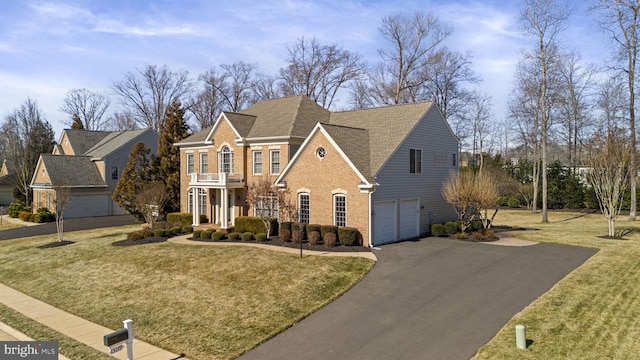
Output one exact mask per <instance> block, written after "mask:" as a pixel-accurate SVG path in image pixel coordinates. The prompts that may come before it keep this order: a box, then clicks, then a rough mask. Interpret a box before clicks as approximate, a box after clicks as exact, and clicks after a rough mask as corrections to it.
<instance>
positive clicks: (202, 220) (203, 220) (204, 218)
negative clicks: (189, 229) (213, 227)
mask: <svg viewBox="0 0 640 360" xmlns="http://www.w3.org/2000/svg"><path fill="white" fill-rule="evenodd" d="M208 222H209V218H208V217H207V215H205V214H200V224H206V223H208Z"/></svg>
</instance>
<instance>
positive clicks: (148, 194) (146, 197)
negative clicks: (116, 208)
mask: <svg viewBox="0 0 640 360" xmlns="http://www.w3.org/2000/svg"><path fill="white" fill-rule="evenodd" d="M135 199H136V204H135V206H136V207H137V209H138V212H139V213H140V214H142V216H143V217H144V220H145V222H146V223H147V224H148V225H149V228H150V229H153V226H154V224H155V222H156V220H157V219H158V216H159V215H160V211H161V209H162V207H163V206H164V204H165V203H166V201H167V199H168V197H167V187H166V186H165V185H164V184H163V183H161V182H157V181H153V182H149V183H146V184H144V185H143V186H142V187H141V188H140V191H138V193H137V194H136V197H135Z"/></svg>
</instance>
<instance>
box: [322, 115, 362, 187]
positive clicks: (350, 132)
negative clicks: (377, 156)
mask: <svg viewBox="0 0 640 360" xmlns="http://www.w3.org/2000/svg"><path fill="white" fill-rule="evenodd" d="M322 127H323V128H324V129H325V130H326V131H327V133H328V134H329V135H330V136H331V138H332V139H333V140H334V141H335V142H336V144H337V145H338V147H340V149H342V151H343V152H344V154H345V155H346V156H347V157H348V158H349V160H351V162H352V163H353V165H354V166H355V167H356V168H357V169H358V171H360V173H361V174H362V176H364V177H365V178H366V179H367V180H368V181H369V182H374V179H373V174H372V173H371V168H370V166H369V163H370V158H369V154H370V152H369V131H368V130H365V129H358V128H353V127H348V126H341V125H330V124H322Z"/></svg>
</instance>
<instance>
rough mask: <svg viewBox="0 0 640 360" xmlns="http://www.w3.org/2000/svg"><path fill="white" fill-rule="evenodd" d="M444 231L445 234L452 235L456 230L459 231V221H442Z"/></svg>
mask: <svg viewBox="0 0 640 360" xmlns="http://www.w3.org/2000/svg"><path fill="white" fill-rule="evenodd" d="M444 231H445V233H446V234H447V235H453V234H455V233H457V232H460V222H459V221H447V222H446V223H444Z"/></svg>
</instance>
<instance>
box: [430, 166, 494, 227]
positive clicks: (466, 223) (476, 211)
mask: <svg viewBox="0 0 640 360" xmlns="http://www.w3.org/2000/svg"><path fill="white" fill-rule="evenodd" d="M442 195H443V196H444V199H445V200H446V201H447V202H448V203H449V204H451V205H452V206H453V208H454V209H455V211H456V213H457V214H458V218H459V220H460V223H461V225H460V227H461V230H462V232H465V230H466V229H468V228H469V227H470V226H471V222H472V221H473V220H474V219H476V218H480V219H481V220H482V222H483V226H484V227H485V228H488V227H489V226H490V222H489V218H488V215H487V213H488V209H490V208H495V206H496V203H497V201H498V196H499V194H498V188H497V186H496V183H495V181H494V180H493V179H492V178H491V177H490V176H489V175H488V174H486V173H484V172H478V173H474V172H473V171H471V170H467V171H461V172H460V173H452V174H451V175H450V176H449V179H448V180H447V181H446V182H445V183H444V185H443V187H442ZM483 213H484V215H482V214H483Z"/></svg>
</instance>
